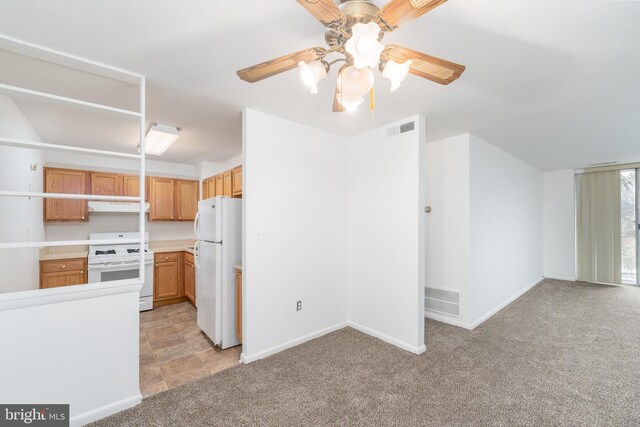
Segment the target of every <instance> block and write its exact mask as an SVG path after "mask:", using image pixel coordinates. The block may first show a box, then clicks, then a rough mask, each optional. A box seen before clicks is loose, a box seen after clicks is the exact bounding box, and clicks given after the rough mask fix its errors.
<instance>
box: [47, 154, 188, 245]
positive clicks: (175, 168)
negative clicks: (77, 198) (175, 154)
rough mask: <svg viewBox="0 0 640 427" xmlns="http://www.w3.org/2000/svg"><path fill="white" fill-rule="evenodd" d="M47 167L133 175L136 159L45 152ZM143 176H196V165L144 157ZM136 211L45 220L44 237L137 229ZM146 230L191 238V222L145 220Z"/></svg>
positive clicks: (172, 237)
mask: <svg viewBox="0 0 640 427" xmlns="http://www.w3.org/2000/svg"><path fill="white" fill-rule="evenodd" d="M45 161H46V165H47V166H52V167H53V166H54V167H66V168H71V169H84V170H92V171H102V172H115V173H132V174H137V173H138V172H137V171H138V169H139V167H140V166H139V162H138V161H136V160H129V159H120V158H105V157H97V156H88V155H83V154H75V153H63V152H55V151H47V152H46V153H45ZM146 167H147V175H152V176H169V177H174V178H186V179H197V178H198V175H197V173H196V172H197V171H196V167H195V166H193V165H186V164H181V163H172V162H163V161H160V160H153V159H151V160H147V162H146ZM138 226H139V223H138V215H137V214H112V213H98V214H96V213H91V214H89V221H88V222H72V223H48V224H46V225H45V228H46V233H47V240H85V239H88V238H89V233H103V232H105V233H106V232H115V231H122V232H127V231H138V228H139V227H138ZM147 231H148V232H149V238H150V239H151V240H152V241H160V240H187V239H193V238H194V234H193V223H192V222H149V221H147Z"/></svg>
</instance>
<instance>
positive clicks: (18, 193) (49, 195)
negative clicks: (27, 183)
mask: <svg viewBox="0 0 640 427" xmlns="http://www.w3.org/2000/svg"><path fill="white" fill-rule="evenodd" d="M0 196H4V197H41V198H43V199H66V200H105V201H110V202H134V203H140V202H142V201H143V200H142V199H141V198H140V197H130V196H99V195H94V194H73V193H38V192H33V191H0Z"/></svg>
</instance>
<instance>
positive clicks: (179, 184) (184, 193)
mask: <svg viewBox="0 0 640 427" xmlns="http://www.w3.org/2000/svg"><path fill="white" fill-rule="evenodd" d="M175 187H176V216H177V218H176V219H177V220H178V221H193V220H195V219H196V213H198V194H199V185H198V181H185V180H180V179H179V180H176V182H175Z"/></svg>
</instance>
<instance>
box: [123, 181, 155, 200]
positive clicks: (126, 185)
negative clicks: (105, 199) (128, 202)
mask: <svg viewBox="0 0 640 427" xmlns="http://www.w3.org/2000/svg"><path fill="white" fill-rule="evenodd" d="M122 180H123V184H122V186H123V189H124V194H123V196H125V197H138V196H140V177H138V176H135V175H124V176H123V177H122ZM145 184H146V187H145V188H146V190H145V192H144V195H145V198H144V199H145V200H146V201H149V179H148V178H147V179H146V180H145Z"/></svg>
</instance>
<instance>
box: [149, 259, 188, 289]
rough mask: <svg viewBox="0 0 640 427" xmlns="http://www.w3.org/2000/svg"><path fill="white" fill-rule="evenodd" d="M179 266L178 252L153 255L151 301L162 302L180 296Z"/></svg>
mask: <svg viewBox="0 0 640 427" xmlns="http://www.w3.org/2000/svg"><path fill="white" fill-rule="evenodd" d="M180 267H181V265H180V253H179V252H164V253H157V254H155V267H154V269H153V300H154V301H163V300H169V299H173V298H179V297H181V296H183V295H182V286H181V278H182V274H181V271H180V270H181V268H180Z"/></svg>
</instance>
